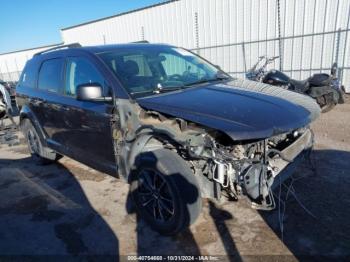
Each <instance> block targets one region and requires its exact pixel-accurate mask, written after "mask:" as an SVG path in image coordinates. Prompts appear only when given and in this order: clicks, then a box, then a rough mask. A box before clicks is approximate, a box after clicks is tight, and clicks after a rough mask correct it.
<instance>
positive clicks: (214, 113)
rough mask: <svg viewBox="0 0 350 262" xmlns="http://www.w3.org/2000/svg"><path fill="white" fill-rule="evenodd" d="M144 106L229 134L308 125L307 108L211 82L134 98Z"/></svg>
mask: <svg viewBox="0 0 350 262" xmlns="http://www.w3.org/2000/svg"><path fill="white" fill-rule="evenodd" d="M137 102H138V103H139V105H140V106H141V107H143V108H145V109H148V110H153V111H158V112H160V113H163V114H167V115H171V116H173V117H178V118H182V119H185V120H188V121H192V122H195V123H197V124H201V125H204V126H207V127H210V128H213V129H216V130H220V131H222V132H224V133H226V134H227V135H229V136H230V137H231V138H232V139H234V140H246V139H261V138H267V137H271V136H274V135H277V134H281V133H286V132H290V131H292V130H295V129H297V128H300V127H304V126H306V125H308V124H309V123H310V121H311V119H310V112H309V111H308V110H306V109H305V108H304V107H302V106H300V105H296V104H294V103H291V102H289V101H287V100H285V99H282V98H278V97H274V96H270V95H266V94H263V93H258V92H252V91H249V90H245V89H243V88H240V87H232V86H228V85H225V84H213V85H207V86H202V87H194V88H188V89H184V90H180V91H174V92H170V93H164V94H161V95H157V96H151V97H145V98H139V99H137Z"/></svg>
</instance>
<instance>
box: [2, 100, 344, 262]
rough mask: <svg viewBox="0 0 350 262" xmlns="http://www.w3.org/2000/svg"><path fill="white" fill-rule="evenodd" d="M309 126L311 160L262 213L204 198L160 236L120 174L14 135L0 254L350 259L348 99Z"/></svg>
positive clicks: (5, 174)
mask: <svg viewBox="0 0 350 262" xmlns="http://www.w3.org/2000/svg"><path fill="white" fill-rule="evenodd" d="M312 128H313V130H314V132H315V140H316V145H315V150H314V151H313V153H312V155H311V161H310V162H305V163H304V164H303V165H302V166H301V167H300V168H298V170H297V171H296V173H295V175H294V180H293V185H292V186H293V187H290V189H291V190H289V191H288V190H287V189H286V188H284V187H282V188H281V192H279V189H278V190H277V191H276V195H277V196H279V195H280V196H281V199H283V200H285V201H281V202H280V205H278V206H279V208H277V209H276V210H274V211H272V212H258V211H256V210H253V209H251V208H250V204H249V202H248V201H246V200H244V199H243V200H240V201H238V202H225V203H220V204H218V203H214V202H211V201H207V200H204V201H203V205H204V208H203V212H202V214H201V215H200V217H199V219H198V220H197V222H196V223H195V224H194V225H192V226H191V228H189V229H188V230H187V231H186V232H183V233H182V234H179V235H178V236H174V237H162V236H160V235H158V234H157V233H155V232H153V231H152V230H151V229H149V228H148V226H147V225H145V224H144V222H143V221H142V220H140V219H139V218H138V217H137V216H136V215H135V214H134V213H133V212H131V211H130V208H129V207H130V204H129V203H130V202H129V197H128V185H127V184H125V183H124V182H123V181H122V180H118V179H116V178H113V177H110V176H108V175H105V174H102V173H99V172H97V171H95V170H93V169H91V168H89V167H86V166H84V165H82V164H80V163H78V162H76V161H74V160H72V159H69V158H66V157H65V158H63V159H61V160H60V161H59V162H58V163H57V164H53V165H46V166H41V165H38V164H37V163H35V162H34V161H33V160H32V159H31V158H30V156H29V155H28V152H27V148H26V146H25V145H24V144H23V141H22V139H21V135H20V134H19V133H14V135H17V136H19V139H20V144H19V145H16V146H11V147H9V146H7V145H4V144H3V145H1V146H0V193H1V198H0V236H1V238H0V254H1V255H16V256H23V255H31V256H32V255H54V256H58V255H72V256H76V255H106V256H104V257H103V258H109V259H111V260H117V259H118V258H120V259H121V260H127V257H125V255H136V254H137V255H159V254H161V255H199V254H200V255H209V254H210V255H215V256H218V258H219V259H225V260H226V259H230V260H239V259H242V258H243V259H244V260H257V259H260V258H261V257H260V256H263V258H265V259H270V258H272V257H271V256H275V257H274V258H278V259H285V260H292V261H293V260H300V259H303V258H310V257H309V256H318V257H319V258H329V257H333V256H334V257H335V258H339V257H341V258H345V256H348V258H349V256H350V237H349V235H350V224H349V223H348V221H349V220H350V191H349V188H350V132H349V129H350V103H349V102H347V104H344V105H339V106H337V107H336V108H335V109H334V110H333V111H331V112H329V113H326V114H323V115H322V116H321V118H320V119H318V120H317V121H316V122H315V123H314V124H313V126H312ZM291 182H292V181H289V184H290V183H291ZM287 191H288V193H287ZM277 204H279V201H277ZM277 255H278V257H276V256H277ZM18 258H19V259H21V258H22V257H18ZM99 258H102V257H99Z"/></svg>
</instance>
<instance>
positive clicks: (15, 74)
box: [0, 44, 60, 81]
mask: <svg viewBox="0 0 350 262" xmlns="http://www.w3.org/2000/svg"><path fill="white" fill-rule="evenodd" d="M58 45H60V44H53V45H46V46H40V47H36V48H31V49H25V50H19V51H13V52H8V53H3V54H0V79H2V80H4V81H18V79H19V77H20V75H21V72H22V70H23V68H24V66H25V64H26V62H27V60H29V59H30V58H32V56H33V55H34V54H35V53H37V52H40V51H43V50H45V49H48V48H52V47H55V46H58Z"/></svg>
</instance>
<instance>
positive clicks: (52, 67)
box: [38, 58, 64, 93]
mask: <svg viewBox="0 0 350 262" xmlns="http://www.w3.org/2000/svg"><path fill="white" fill-rule="evenodd" d="M63 66H64V60H63V59H62V58H54V59H50V60H46V61H44V62H43V63H42V65H41V67H40V71H39V79H38V88H39V89H41V90H47V91H51V92H56V93H60V92H61V91H62V73H63Z"/></svg>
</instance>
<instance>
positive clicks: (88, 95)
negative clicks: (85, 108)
mask: <svg viewBox="0 0 350 262" xmlns="http://www.w3.org/2000/svg"><path fill="white" fill-rule="evenodd" d="M102 93H103V92H102V86H101V85H100V84H97V83H88V84H82V85H78V86H77V100H80V101H95V102H100V101H111V100H112V98H111V97H104V96H103V94H102Z"/></svg>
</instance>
